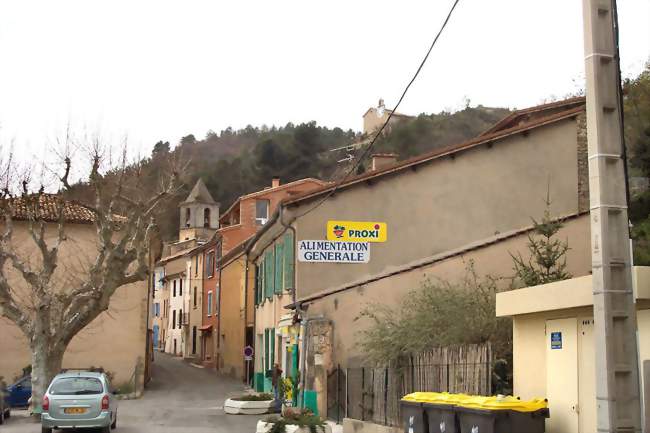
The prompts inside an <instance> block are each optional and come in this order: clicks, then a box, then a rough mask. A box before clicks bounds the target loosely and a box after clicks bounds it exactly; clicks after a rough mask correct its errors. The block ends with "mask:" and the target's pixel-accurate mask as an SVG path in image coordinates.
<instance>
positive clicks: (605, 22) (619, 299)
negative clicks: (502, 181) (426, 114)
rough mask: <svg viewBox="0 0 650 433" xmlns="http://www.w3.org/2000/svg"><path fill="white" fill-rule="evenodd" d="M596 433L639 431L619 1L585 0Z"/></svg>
mask: <svg viewBox="0 0 650 433" xmlns="http://www.w3.org/2000/svg"><path fill="white" fill-rule="evenodd" d="M583 16H584V37H585V73H586V77H587V88H586V95H587V139H588V155H589V200H590V207H591V211H590V218H591V249H592V252H591V263H592V274H593V298H594V331H595V335H594V338H595V351H596V399H597V422H598V424H597V426H598V432H599V433H601V432H603V433H604V432H611V433H620V432H640V431H641V405H640V399H639V368H638V360H637V340H636V329H637V324H636V309H635V308H636V307H635V299H634V294H633V291H632V272H631V271H632V270H631V260H630V248H629V228H628V216H627V187H626V178H625V175H626V169H625V164H626V161H625V149H624V143H623V131H622V120H623V117H622V116H623V113H622V109H623V107H622V106H621V94H620V70H619V58H618V36H617V27H616V26H617V25H618V23H617V17H616V0H583Z"/></svg>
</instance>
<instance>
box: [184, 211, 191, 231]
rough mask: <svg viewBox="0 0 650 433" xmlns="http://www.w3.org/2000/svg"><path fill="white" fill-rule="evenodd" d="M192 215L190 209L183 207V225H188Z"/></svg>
mask: <svg viewBox="0 0 650 433" xmlns="http://www.w3.org/2000/svg"><path fill="white" fill-rule="evenodd" d="M191 216H192V211H190V208H187V209H185V227H189V226H190V217H191Z"/></svg>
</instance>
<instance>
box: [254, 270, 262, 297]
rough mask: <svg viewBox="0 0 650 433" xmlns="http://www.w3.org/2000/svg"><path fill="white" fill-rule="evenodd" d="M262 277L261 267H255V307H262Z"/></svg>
mask: <svg viewBox="0 0 650 433" xmlns="http://www.w3.org/2000/svg"><path fill="white" fill-rule="evenodd" d="M260 275H261V274H260V267H259V265H255V305H260V289H261V288H262V281H261V276H260Z"/></svg>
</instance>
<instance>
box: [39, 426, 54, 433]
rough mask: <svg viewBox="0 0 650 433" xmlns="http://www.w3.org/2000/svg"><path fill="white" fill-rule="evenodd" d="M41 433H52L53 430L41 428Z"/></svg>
mask: <svg viewBox="0 0 650 433" xmlns="http://www.w3.org/2000/svg"><path fill="white" fill-rule="evenodd" d="M41 433H52V429H51V428H47V427H41Z"/></svg>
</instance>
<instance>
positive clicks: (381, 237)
mask: <svg viewBox="0 0 650 433" xmlns="http://www.w3.org/2000/svg"><path fill="white" fill-rule="evenodd" d="M386 239H388V226H387V225H386V223H378V222H370V221H328V222H327V240H328V241H347V242H386Z"/></svg>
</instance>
